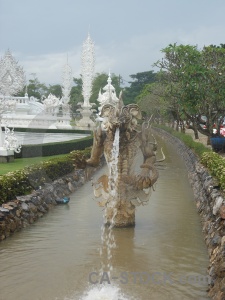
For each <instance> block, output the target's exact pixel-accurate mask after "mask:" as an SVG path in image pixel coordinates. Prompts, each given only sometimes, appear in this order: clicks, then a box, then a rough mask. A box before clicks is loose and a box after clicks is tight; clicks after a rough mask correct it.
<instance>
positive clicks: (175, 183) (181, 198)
mask: <svg viewBox="0 0 225 300" xmlns="http://www.w3.org/2000/svg"><path fill="white" fill-rule="evenodd" d="M163 147H164V152H165V154H166V160H165V161H164V162H163V163H161V165H159V167H158V168H159V172H160V177H159V179H158V182H157V185H156V188H155V191H154V192H152V195H151V198H150V201H149V203H148V205H147V206H142V207H138V208H137V213H136V226H135V228H125V229H114V235H115V242H116V248H115V249H113V259H112V263H113V267H114V269H113V272H112V274H111V277H110V278H108V277H107V274H104V277H102V276H101V274H99V270H100V267H101V261H102V260H104V255H106V254H104V251H103V255H102V256H100V254H99V251H100V248H101V244H102V241H101V226H102V220H103V216H102V214H103V213H102V209H101V208H100V207H98V205H97V204H96V200H94V196H93V191H92V186H91V183H90V182H88V183H86V184H85V185H84V186H82V187H81V188H80V189H79V190H78V191H76V192H75V193H74V194H72V195H71V201H70V203H69V205H65V206H57V207H56V208H55V209H53V210H52V211H51V212H50V213H48V214H47V215H46V216H45V217H43V218H42V219H40V220H39V221H38V222H36V223H35V224H33V225H31V226H29V227H27V228H25V229H23V230H22V231H20V232H18V233H16V234H14V235H13V236H11V237H9V238H8V239H6V240H5V241H3V242H1V243H0V300H15V299H17V300H30V299H33V300H103V299H104V300H106V299H109V300H128V299H129V300H130V299H136V300H159V299H160V300H169V299H173V300H182V299H183V300H191V299H193V300H194V299H195V300H196V299H198V300H201V299H208V297H207V293H206V289H207V278H206V270H207V266H208V255H207V250H206V246H205V244H204V240H203V234H202V232H201V224H200V220H199V216H198V215H197V212H196V207H195V203H194V200H193V199H194V196H193V192H192V190H191V187H190V186H189V182H188V177H187V171H186V168H185V166H184V163H183V160H182V159H181V158H180V157H179V156H178V155H177V153H176V151H175V149H174V148H173V146H172V145H169V144H167V145H163ZM103 171H104V170H100V171H99V172H101V173H102V172H103ZM96 176H97V177H98V176H99V174H98V175H96ZM112 277H113V278H112ZM109 280H110V284H109V282H108V281H109ZM101 281H102V282H103V283H102V284H100V283H99V282H101ZM97 282H98V283H97Z"/></svg>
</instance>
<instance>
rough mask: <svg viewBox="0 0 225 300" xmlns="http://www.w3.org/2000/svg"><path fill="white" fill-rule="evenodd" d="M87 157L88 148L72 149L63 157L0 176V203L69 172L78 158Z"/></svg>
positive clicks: (77, 161) (88, 153)
mask: <svg viewBox="0 0 225 300" xmlns="http://www.w3.org/2000/svg"><path fill="white" fill-rule="evenodd" d="M88 157H90V148H89V149H85V150H83V151H72V152H71V153H70V154H69V155H67V156H65V157H62V158H53V159H51V160H49V161H44V162H41V163H39V164H35V165H30V166H28V167H25V168H24V169H22V170H19V171H15V172H9V173H7V174H5V175H2V176H0V204H2V203H4V202H7V201H10V200H13V199H15V198H16V196H20V195H26V194H28V193H30V192H31V191H32V190H34V189H37V188H39V186H42V185H44V184H45V183H50V182H52V181H54V180H56V179H58V178H60V177H62V176H64V175H66V174H69V173H71V172H72V171H73V170H74V166H75V165H76V166H79V163H80V158H82V159H84V158H85V159H86V158H88Z"/></svg>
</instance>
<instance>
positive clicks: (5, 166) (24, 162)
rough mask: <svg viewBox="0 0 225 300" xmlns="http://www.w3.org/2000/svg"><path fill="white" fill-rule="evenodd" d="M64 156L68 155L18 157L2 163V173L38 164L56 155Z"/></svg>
mask: <svg viewBox="0 0 225 300" xmlns="http://www.w3.org/2000/svg"><path fill="white" fill-rule="evenodd" d="M64 156H66V154H61V155H54V156H45V157H31V158H16V159H15V160H14V161H13V162H10V163H0V175H4V174H6V173H8V172H13V171H16V170H20V169H23V168H24V167H26V166H30V165H33V164H38V163H40V162H42V161H46V160H50V159H52V158H55V157H64Z"/></svg>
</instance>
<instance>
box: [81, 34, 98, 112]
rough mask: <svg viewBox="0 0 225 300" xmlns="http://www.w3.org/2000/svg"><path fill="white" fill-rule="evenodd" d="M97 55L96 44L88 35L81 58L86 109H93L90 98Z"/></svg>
mask: <svg viewBox="0 0 225 300" xmlns="http://www.w3.org/2000/svg"><path fill="white" fill-rule="evenodd" d="M94 67H95V54H94V42H93V41H92V39H91V37H90V34H89V33H88V37H87V39H86V40H85V41H84V43H83V47H82V57H81V77H82V83H83V84H82V95H83V97H84V105H83V106H84V107H92V105H90V102H89V100H90V97H91V94H92V82H93V78H94Z"/></svg>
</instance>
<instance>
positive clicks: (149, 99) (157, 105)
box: [137, 82, 171, 123]
mask: <svg viewBox="0 0 225 300" xmlns="http://www.w3.org/2000/svg"><path fill="white" fill-rule="evenodd" d="M163 96H164V87H163V85H161V84H160V83H159V82H155V83H150V84H147V85H145V87H144V89H143V90H142V92H141V94H140V95H139V96H138V101H137V104H138V105H139V107H140V109H141V110H142V113H143V115H145V116H146V117H148V118H149V117H151V116H152V117H153V120H154V121H156V122H157V123H164V121H165V120H168V119H169V118H170V113H171V111H170V103H169V102H168V101H166V99H165V98H164V97H163Z"/></svg>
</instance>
